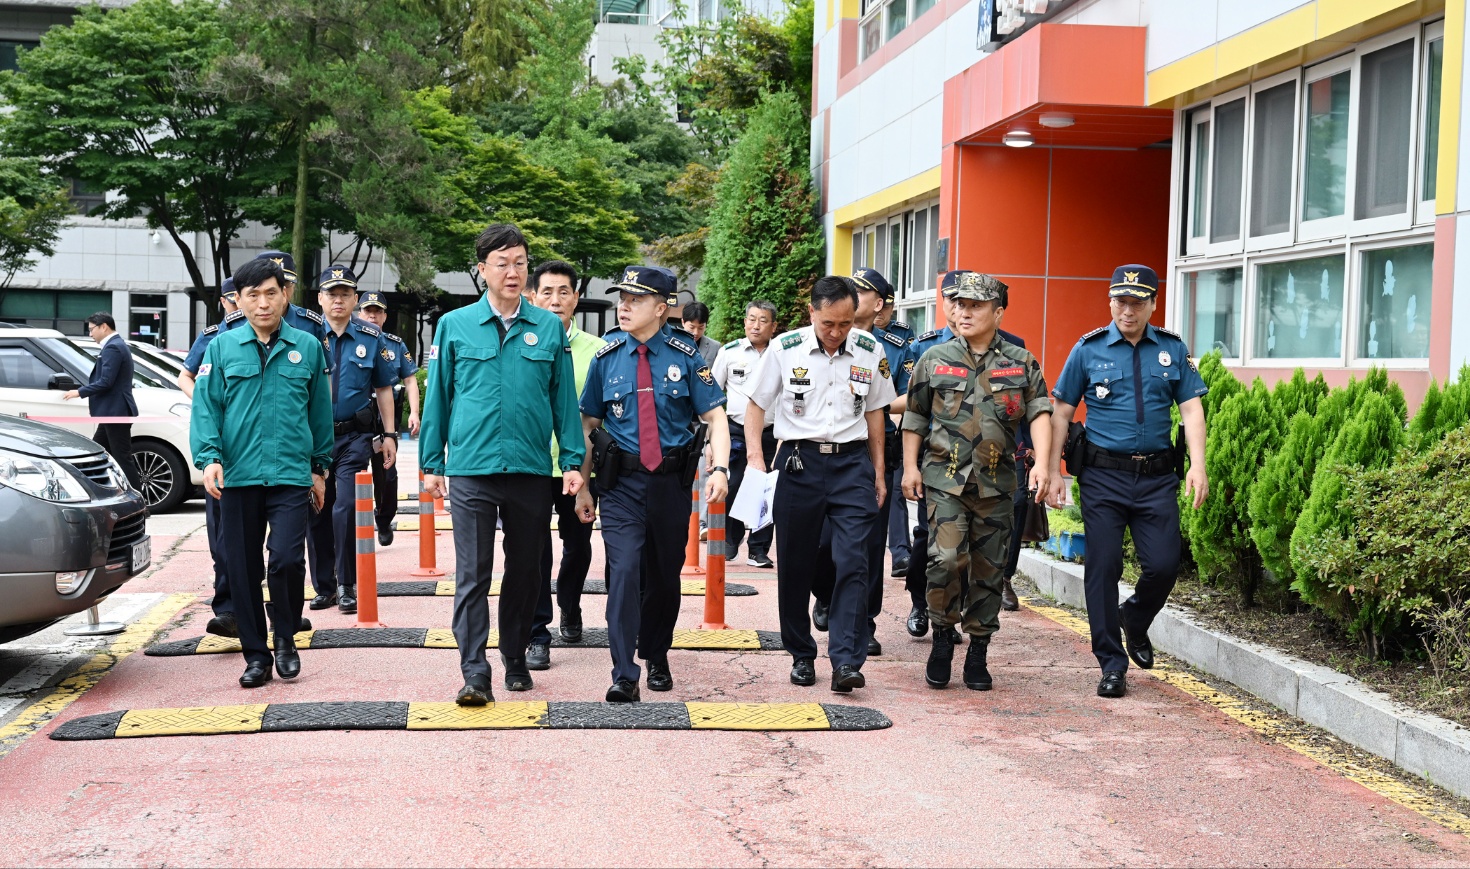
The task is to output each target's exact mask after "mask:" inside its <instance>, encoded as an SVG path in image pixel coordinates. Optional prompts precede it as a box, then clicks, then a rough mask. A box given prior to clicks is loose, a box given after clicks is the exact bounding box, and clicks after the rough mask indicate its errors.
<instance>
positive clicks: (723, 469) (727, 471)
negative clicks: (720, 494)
mask: <svg viewBox="0 0 1470 869" xmlns="http://www.w3.org/2000/svg"><path fill="white" fill-rule="evenodd" d="M715 471H719V472H720V473H722V474H724V475H725V476H727V477H728V476H730V469H729V468H727V467H725V466H724V465H715V466H714V467H713V468H710V469H709V472H710V473H711V474H713V473H714V472H715Z"/></svg>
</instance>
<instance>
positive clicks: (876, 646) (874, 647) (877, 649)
mask: <svg viewBox="0 0 1470 869" xmlns="http://www.w3.org/2000/svg"><path fill="white" fill-rule="evenodd" d="M881 654H883V644H882V643H880V642H878V638H877V637H869V638H868V657H869V658H876V657H878V656H879V655H881Z"/></svg>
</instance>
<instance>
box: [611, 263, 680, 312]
mask: <svg viewBox="0 0 1470 869" xmlns="http://www.w3.org/2000/svg"><path fill="white" fill-rule="evenodd" d="M607 291H608V292H609V293H632V294H633V295H635V296H662V297H663V299H664V301H666V302H668V303H669V304H670V305H672V304H675V303H676V302H678V300H679V280H678V278H676V277H674V273H673V272H671V271H669V270H668V269H666V268H664V267H663V266H628V267H627V268H625V269H623V275H622V277H621V278H619V279H618V280H617V281H616V282H615V283H614V284H613V285H612V286H611V287H608V290H607Z"/></svg>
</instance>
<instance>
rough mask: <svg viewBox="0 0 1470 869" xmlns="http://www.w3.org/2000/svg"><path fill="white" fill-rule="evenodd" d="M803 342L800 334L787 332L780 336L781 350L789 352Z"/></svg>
mask: <svg viewBox="0 0 1470 869" xmlns="http://www.w3.org/2000/svg"><path fill="white" fill-rule="evenodd" d="M803 340H804V339H803V337H802V334H801V333H800V332H787V333H786V334H785V335H782V336H781V349H782V350H790V349H791V348H792V347H796V346H799V345H800V344H801V342H802V341H803Z"/></svg>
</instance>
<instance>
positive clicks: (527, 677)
mask: <svg viewBox="0 0 1470 869" xmlns="http://www.w3.org/2000/svg"><path fill="white" fill-rule="evenodd" d="M500 663H501V664H503V665H505V690H507V691H530V690H531V689H532V688H533V687H535V684H534V683H533V682H532V681H531V671H530V669H529V668H528V667H527V666H526V659H525V658H508V657H506V656H505V655H504V654H501V656H500Z"/></svg>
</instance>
